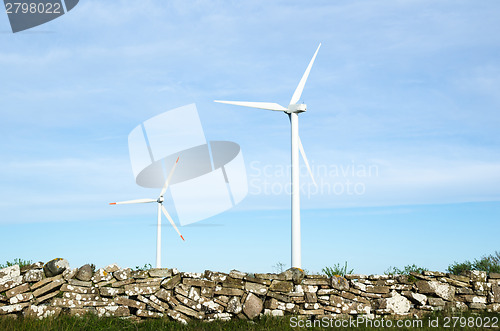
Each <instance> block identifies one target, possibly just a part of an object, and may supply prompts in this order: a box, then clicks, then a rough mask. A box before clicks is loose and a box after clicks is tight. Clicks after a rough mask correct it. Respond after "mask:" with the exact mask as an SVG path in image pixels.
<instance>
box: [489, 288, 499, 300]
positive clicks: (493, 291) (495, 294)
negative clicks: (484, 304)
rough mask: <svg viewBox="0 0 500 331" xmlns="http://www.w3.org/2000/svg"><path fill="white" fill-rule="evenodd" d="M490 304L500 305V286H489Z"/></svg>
mask: <svg viewBox="0 0 500 331" xmlns="http://www.w3.org/2000/svg"><path fill="white" fill-rule="evenodd" d="M490 302H492V303H500V286H499V285H497V284H494V285H492V286H491V293H490Z"/></svg>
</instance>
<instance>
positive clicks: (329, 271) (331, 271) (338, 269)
mask: <svg viewBox="0 0 500 331" xmlns="http://www.w3.org/2000/svg"><path fill="white" fill-rule="evenodd" d="M323 272H324V273H325V274H326V275H327V276H328V277H333V276H336V275H337V276H345V275H349V274H352V273H353V272H354V269H351V270H348V269H347V261H346V262H345V264H344V266H341V265H340V263H337V264H335V265H334V266H333V267H324V268H323Z"/></svg>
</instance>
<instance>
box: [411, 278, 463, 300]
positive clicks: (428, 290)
mask: <svg viewBox="0 0 500 331" xmlns="http://www.w3.org/2000/svg"><path fill="white" fill-rule="evenodd" d="M416 285H417V288H418V291H419V292H420V293H423V294H435V295H437V296H439V297H441V298H443V299H445V300H446V301H452V300H453V298H454V297H455V288H454V287H453V286H450V285H448V284H444V283H440V282H438V281H434V280H433V281H424V280H418V281H417V282H416Z"/></svg>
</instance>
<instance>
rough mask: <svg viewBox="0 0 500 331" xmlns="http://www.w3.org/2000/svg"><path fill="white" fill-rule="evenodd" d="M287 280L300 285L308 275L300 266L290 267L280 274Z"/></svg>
mask: <svg viewBox="0 0 500 331" xmlns="http://www.w3.org/2000/svg"><path fill="white" fill-rule="evenodd" d="M280 276H282V277H283V278H284V279H285V280H291V281H292V282H293V284H294V285H299V284H301V283H302V280H303V279H304V277H305V276H306V274H305V272H304V270H302V269H300V268H290V269H288V270H286V271H284V272H282V273H281V274H280ZM312 285H315V284H312Z"/></svg>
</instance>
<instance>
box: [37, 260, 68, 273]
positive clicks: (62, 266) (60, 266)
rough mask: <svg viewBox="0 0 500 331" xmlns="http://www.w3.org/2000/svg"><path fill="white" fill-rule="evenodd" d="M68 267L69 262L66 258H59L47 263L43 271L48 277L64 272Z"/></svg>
mask: <svg viewBox="0 0 500 331" xmlns="http://www.w3.org/2000/svg"><path fill="white" fill-rule="evenodd" d="M68 268H69V262H68V261H67V260H66V259H62V258H57V259H53V260H50V261H49V262H47V263H45V265H44V266H43V271H44V272H45V276H46V277H54V276H57V275H60V274H62V273H63V272H64V270H66V269H68Z"/></svg>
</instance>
